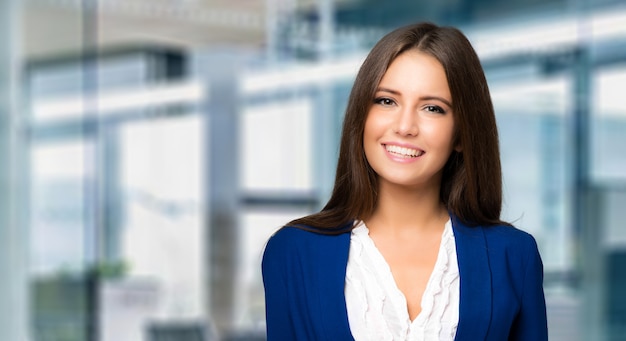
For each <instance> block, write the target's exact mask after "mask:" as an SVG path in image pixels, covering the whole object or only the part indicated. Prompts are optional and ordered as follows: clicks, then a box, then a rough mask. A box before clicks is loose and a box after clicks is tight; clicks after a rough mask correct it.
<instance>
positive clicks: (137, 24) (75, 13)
mask: <svg viewBox="0 0 626 341" xmlns="http://www.w3.org/2000/svg"><path fill="white" fill-rule="evenodd" d="M92 1H93V2H97V3H98V10H97V15H89V14H87V15H86V14H85V13H95V12H96V11H85V10H83V9H84V8H85V7H84V6H85V5H84V3H89V0H82V1H81V0H24V1H22V2H21V8H20V10H21V19H22V20H21V26H22V30H21V34H22V37H21V45H22V46H21V48H22V49H23V52H24V54H25V55H26V56H27V58H45V57H50V56H56V55H64V54H71V53H77V52H79V51H81V50H82V49H83V47H84V42H88V43H89V44H95V43H97V44H98V47H99V48H100V49H107V48H111V47H113V48H119V47H128V46H134V45H146V44H159V45H165V46H180V47H186V48H199V47H206V46H211V45H240V46H247V47H253V48H254V47H262V46H263V45H264V44H265V41H266V27H267V20H266V19H267V13H268V10H267V8H268V2H269V4H273V5H274V6H276V7H274V8H277V9H278V10H279V11H280V10H284V9H285V8H289V7H291V8H294V9H295V11H299V12H307V11H308V12H311V11H316V8H317V7H316V3H318V2H319V0H266V1H262V0H100V1H97V0H92ZM270 1H271V2H270ZM332 2H333V3H334V4H333V5H334V6H340V5H342V4H346V3H351V2H355V0H335V1H332Z"/></svg>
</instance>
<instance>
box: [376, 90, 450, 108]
mask: <svg viewBox="0 0 626 341" xmlns="http://www.w3.org/2000/svg"><path fill="white" fill-rule="evenodd" d="M376 91H377V92H378V91H382V92H388V93H390V94H392V95H396V96H399V95H401V94H400V92H399V91H396V90H393V89H389V88H378V89H376ZM420 100H422V101H430V100H436V101H440V102H442V103H443V104H445V105H447V106H448V107H450V108H452V103H450V101H448V100H447V99H445V98H443V97H439V96H431V95H429V96H423V97H420Z"/></svg>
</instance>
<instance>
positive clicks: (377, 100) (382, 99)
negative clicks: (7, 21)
mask: <svg viewBox="0 0 626 341" xmlns="http://www.w3.org/2000/svg"><path fill="white" fill-rule="evenodd" d="M374 103H375V104H380V105H382V106H386V107H387V106H392V105H394V104H396V102H395V101H394V100H393V99H391V98H389V97H378V98H375V99H374Z"/></svg>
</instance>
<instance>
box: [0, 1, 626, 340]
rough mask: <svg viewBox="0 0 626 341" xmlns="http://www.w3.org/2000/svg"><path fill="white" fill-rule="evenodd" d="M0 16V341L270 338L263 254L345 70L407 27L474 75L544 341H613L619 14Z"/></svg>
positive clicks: (622, 180) (304, 187)
mask: <svg viewBox="0 0 626 341" xmlns="http://www.w3.org/2000/svg"><path fill="white" fill-rule="evenodd" d="M0 4H1V5H0V6H3V7H0V13H2V14H1V15H2V17H1V18H5V16H6V18H5V19H7V20H0V22H2V24H1V25H4V26H3V28H4V29H3V30H0V31H3V32H6V33H3V34H5V35H7V39H0V42H1V43H0V44H1V45H0V61H3V63H0V65H3V66H2V70H3V71H2V72H0V85H2V86H1V87H0V89H1V90H2V91H0V92H1V95H2V96H3V97H2V100H0V119H2V121H1V122H2V124H0V162H1V163H2V164H5V165H10V167H5V168H6V169H3V170H1V171H0V183H1V184H3V186H4V184H10V186H9V187H3V188H9V189H10V190H7V191H0V193H1V194H0V206H1V207H0V236H2V238H0V240H1V241H0V243H2V245H0V250H2V251H0V252H2V253H0V271H3V272H6V273H12V274H16V276H12V278H13V279H12V281H10V282H6V283H2V284H0V296H1V297H3V298H4V297H7V299H9V298H10V300H9V301H8V302H10V303H9V305H7V307H8V309H9V310H1V311H2V314H4V316H0V319H2V320H6V321H7V324H6V326H7V327H6V328H5V327H4V326H5V324H4V322H3V323H2V324H0V326H2V328H0V339H3V340H4V339H7V340H9V339H26V340H33V341H35V340H46V341H48V340H50V341H57V340H58V341H70V340H88V341H93V340H102V341H105V340H111V341H113V340H115V341H118V340H146V341H151V340H162V339H163V338H166V337H170V338H173V339H176V340H213V339H220V340H257V339H264V320H265V317H264V302H263V287H262V282H261V275H260V261H261V255H262V252H263V247H264V245H265V242H266V241H267V238H268V237H269V236H270V235H271V234H272V233H273V232H274V231H276V230H277V229H278V228H279V227H280V226H282V225H283V224H285V223H286V222H288V221H289V220H291V219H294V218H296V217H300V216H302V215H305V214H308V213H311V212H315V211H316V210H319V209H320V208H321V207H322V206H323V205H324V204H325V202H326V200H327V199H328V196H329V193H330V190H331V189H332V185H333V181H334V168H335V162H336V158H337V153H338V143H339V134H340V130H341V123H342V118H343V112H344V110H345V107H346V104H347V98H348V95H349V91H350V88H351V86H352V82H353V80H354V76H355V75H356V72H357V70H358V67H359V66H360V64H361V63H362V61H363V58H364V56H365V55H366V53H367V51H368V50H369V49H370V48H371V47H372V44H373V43H374V42H375V41H376V40H377V39H379V38H380V37H381V36H382V34H384V33H385V32H388V31H389V30H391V29H393V28H395V27H397V26H399V25H401V24H403V23H408V22H411V21H414V20H429V21H434V22H437V23H440V24H445V25H455V26H458V27H460V28H461V29H462V30H463V31H464V32H466V33H467V35H468V37H469V38H470V40H471V41H472V43H473V44H474V46H475V47H476V49H477V52H478V54H479V56H480V58H481V61H482V63H483V66H484V68H485V71H486V74H487V78H488V81H489V86H490V90H491V93H492V97H493V100H494V105H495V109H496V113H497V122H498V127H499V132H500V143H501V154H502V164H503V171H504V190H505V193H504V207H503V208H504V210H503V219H505V220H507V221H510V222H512V223H514V224H515V225H516V226H518V227H519V228H521V229H523V230H525V231H528V232H530V233H532V234H533V235H534V236H535V238H536V239H537V241H538V243H539V248H540V252H541V254H542V257H543V261H544V266H545V283H544V286H545V289H546V294H547V301H548V315H549V325H550V339H551V340H568V341H569V340H622V339H624V336H623V335H626V333H624V328H625V326H626V313H624V308H625V307H626V303H625V302H626V296H624V295H623V294H622V293H621V291H622V290H621V289H620V288H621V287H622V286H623V283H624V282H625V281H624V278H623V276H621V275H620V274H621V273H623V272H624V269H626V263H625V262H624V254H625V250H626V232H625V230H624V229H623V228H622V227H621V225H620V223H619V222H620V221H622V219H621V218H623V214H622V213H621V210H620V207H622V206H623V204H624V196H625V193H626V185H625V184H626V172H625V171H624V170H626V152H624V148H623V147H622V146H623V145H624V144H625V143H626V140H625V139H626V134H625V132H626V104H625V103H624V101H623V100H622V97H623V96H622V93H623V91H622V88H623V85H624V84H626V48H625V47H626V24H625V23H626V3H622V1H597V2H594V1H548V2H545V1H510V2H507V5H497V6H496V5H495V4H494V2H492V1H484V0H481V1H452V2H451V1H444V2H442V3H441V4H426V3H424V2H419V1H418V2H415V1H398V2H395V3H394V6H389V7H385V9H384V10H381V9H380V8H379V5H378V3H377V2H375V1H368V0H359V1H351V0H345V1H344V0H336V1H331V0H318V1H295V0H267V1H258V2H232V1H230V2H229V1H204V0H188V1H166V0H163V1H144V0H133V1H128V0H127V1H117V0H100V1H96V0H83V1H56V0H27V1H22V2H19V1H4V2H1V1H0ZM398 13H401V14H402V15H400V16H399V15H397V14H398ZM4 61H6V63H4ZM4 65H7V66H10V65H12V66H13V67H5V66H4ZM11 70H12V71H11ZM5 94H7V95H6V97H4V96H5ZM5 260H10V261H5ZM9 312H18V313H16V314H9ZM10 315H11V316H10ZM20 316H21V317H20ZM9 317H11V319H9ZM20 321H21V322H20ZM9 325H10V326H11V327H8V326H9ZM16 335H23V336H24V337H15V336H16Z"/></svg>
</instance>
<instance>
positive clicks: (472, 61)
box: [288, 23, 506, 233]
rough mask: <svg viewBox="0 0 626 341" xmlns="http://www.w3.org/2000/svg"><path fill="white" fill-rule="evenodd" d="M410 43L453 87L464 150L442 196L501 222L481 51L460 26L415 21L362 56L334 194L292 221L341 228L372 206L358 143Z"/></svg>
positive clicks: (374, 192) (373, 181) (471, 219)
mask: <svg viewBox="0 0 626 341" xmlns="http://www.w3.org/2000/svg"><path fill="white" fill-rule="evenodd" d="M408 50H417V51H420V52H422V53H426V54H428V55H431V56H433V57H434V58H436V59H437V60H438V61H439V62H440V63H441V65H443V68H444V70H445V73H446V77H447V80H448V85H449V87H450V93H451V95H452V106H453V108H452V112H453V115H454V122H455V130H456V134H455V138H456V141H455V142H456V144H457V145H459V146H460V147H461V151H460V152H457V151H453V152H452V155H451V156H450V158H449V159H448V161H447V163H446V165H445V166H444V170H443V176H442V183H441V189H440V197H441V201H442V202H443V204H444V205H445V206H446V208H447V209H448V211H449V212H450V213H451V214H453V215H454V216H455V217H456V218H457V219H459V220H460V221H462V222H464V223H466V224H469V225H495V224H506V223H504V222H502V221H501V220H500V211H501V206H502V173H501V166H500V153H499V146H498V131H497V127H496V119H495V114H494V110H493V105H492V103H491V96H490V95H489V88H488V86H487V80H486V79H485V75H484V72H483V69H482V67H481V65H480V61H479V59H478V56H477V55H476V52H475V51H474V49H473V48H472V45H471V44H470V42H469V41H468V40H467V38H466V37H465V36H464V35H463V33H461V31H459V30H458V29H456V28H453V27H439V26H436V25H434V24H431V23H420V24H414V25H410V26H405V27H402V28H399V29H396V30H395V31H393V32H391V33H389V34H387V35H386V36H384V37H383V38H382V39H381V40H380V41H379V42H378V43H377V44H376V45H375V46H374V48H373V49H372V50H371V52H370V53H369V55H368V56H367V58H366V59H365V61H364V62H363V65H362V66H361V68H360V70H359V72H358V74H357V77H356V79H355V82H354V86H353V87H352V92H351V93H350V99H349V102H348V107H347V109H346V114H345V118H344V123H343V130H342V135H341V146H340V150H339V161H338V164H337V173H336V176H335V185H334V188H333V192H332V195H331V198H330V200H329V201H328V203H327V204H326V206H325V207H324V208H323V209H322V210H321V211H320V212H318V213H315V214H312V215H309V216H306V217H303V218H300V219H296V220H294V221H292V222H290V223H289V224H288V225H289V226H296V227H301V228H305V229H313V230H317V231H319V232H323V233H339V232H341V231H344V230H345V229H349V228H351V226H350V223H351V222H352V221H354V220H355V219H360V220H362V219H366V218H368V217H369V216H370V215H371V214H372V213H373V212H374V208H375V207H376V202H377V198H378V176H377V175H376V173H375V172H374V170H373V169H372V168H371V167H370V165H369V163H368V162H367V159H366V157H365V152H364V149H363V131H364V129H365V120H366V118H367V113H368V111H369V109H370V106H371V105H372V103H373V98H374V95H375V92H376V88H377V86H378V84H379V83H380V80H381V79H382V77H383V75H384V74H385V72H386V71H387V68H388V67H389V65H390V64H391V62H392V61H393V60H394V59H395V58H397V57H398V56H399V55H400V54H402V53H403V52H405V51H408Z"/></svg>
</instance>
